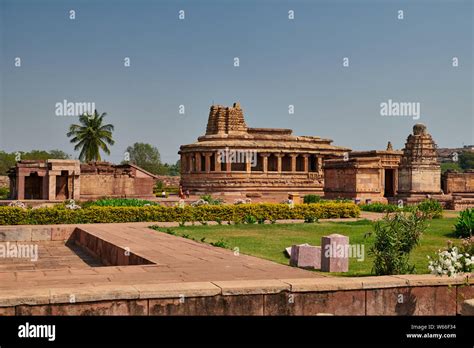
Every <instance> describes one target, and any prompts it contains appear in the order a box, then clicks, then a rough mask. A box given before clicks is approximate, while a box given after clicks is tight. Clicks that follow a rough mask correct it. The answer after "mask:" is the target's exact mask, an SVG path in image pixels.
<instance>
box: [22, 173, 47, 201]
mask: <svg viewBox="0 0 474 348" xmlns="http://www.w3.org/2000/svg"><path fill="white" fill-rule="evenodd" d="M42 198H43V177H41V176H38V173H31V174H30V176H25V199H42Z"/></svg>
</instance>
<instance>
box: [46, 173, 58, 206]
mask: <svg viewBox="0 0 474 348" xmlns="http://www.w3.org/2000/svg"><path fill="white" fill-rule="evenodd" d="M46 178H47V180H48V183H49V184H48V200H49V201H54V200H55V199H56V173H51V172H49V174H48V176H46Z"/></svg>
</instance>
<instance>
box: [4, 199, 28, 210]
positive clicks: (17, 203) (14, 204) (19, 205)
mask: <svg viewBox="0 0 474 348" xmlns="http://www.w3.org/2000/svg"><path fill="white" fill-rule="evenodd" d="M8 206H9V207H15V208H21V209H26V204H25V203H23V202H20V201H13V202H10V204H8Z"/></svg>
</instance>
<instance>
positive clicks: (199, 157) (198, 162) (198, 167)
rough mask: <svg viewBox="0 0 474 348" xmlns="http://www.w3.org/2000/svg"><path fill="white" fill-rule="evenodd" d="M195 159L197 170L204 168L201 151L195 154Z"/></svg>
mask: <svg viewBox="0 0 474 348" xmlns="http://www.w3.org/2000/svg"><path fill="white" fill-rule="evenodd" d="M194 160H195V167H196V172H200V171H201V170H202V168H201V153H199V152H196V153H195V154H194Z"/></svg>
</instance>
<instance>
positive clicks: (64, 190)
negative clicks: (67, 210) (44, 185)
mask: <svg viewBox="0 0 474 348" xmlns="http://www.w3.org/2000/svg"><path fill="white" fill-rule="evenodd" d="M68 178H69V175H68V172H67V170H63V171H61V175H60V176H57V177H56V199H59V200H65V199H68V198H69V187H68Z"/></svg>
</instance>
